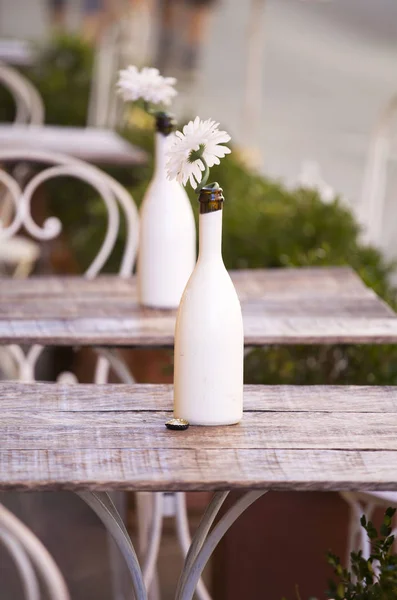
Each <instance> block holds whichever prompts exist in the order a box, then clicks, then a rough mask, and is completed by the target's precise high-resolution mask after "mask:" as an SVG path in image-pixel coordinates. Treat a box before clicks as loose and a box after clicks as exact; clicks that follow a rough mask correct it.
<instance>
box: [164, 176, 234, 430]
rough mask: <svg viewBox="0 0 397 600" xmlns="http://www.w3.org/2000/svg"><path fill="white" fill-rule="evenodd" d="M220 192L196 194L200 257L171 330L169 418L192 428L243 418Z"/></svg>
mask: <svg viewBox="0 0 397 600" xmlns="http://www.w3.org/2000/svg"><path fill="white" fill-rule="evenodd" d="M223 200H224V199H223V195H222V190H221V189H220V188H219V186H218V184H211V185H210V186H207V187H205V188H203V189H202V190H201V193H200V197H199V201H200V224H199V257H198V260H197V264H196V267H195V269H194V271H193V273H192V276H191V277H190V279H189V282H188V284H187V286H186V289H185V291H184V293H183V296H182V300H181V304H180V306H179V310H178V315H177V322H176V329H175V364H174V414H175V416H176V417H178V418H181V419H186V420H187V421H189V423H190V424H192V425H231V424H233V423H238V422H239V421H240V420H241V418H242V414H243V361H244V333H243V320H242V316H241V307H240V302H239V299H238V297H237V293H236V290H235V288H234V285H233V283H232V280H231V279H230V276H229V274H228V272H227V270H226V268H225V265H224V263H223V259H222V207H223Z"/></svg>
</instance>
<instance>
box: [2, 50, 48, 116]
mask: <svg viewBox="0 0 397 600" xmlns="http://www.w3.org/2000/svg"><path fill="white" fill-rule="evenodd" d="M0 83H2V84H3V85H4V86H5V87H6V88H7V89H8V90H9V91H10V93H11V94H12V96H13V98H14V100H15V105H16V115H15V123H19V124H26V125H42V124H43V123H44V105H43V101H42V99H41V97H40V95H39V93H38V91H37V90H36V88H35V87H34V86H33V84H32V83H31V82H30V81H29V80H28V79H27V78H26V77H24V76H23V75H21V74H20V73H19V72H18V71H17V70H16V69H13V68H12V67H9V66H8V65H5V64H4V63H2V62H0Z"/></svg>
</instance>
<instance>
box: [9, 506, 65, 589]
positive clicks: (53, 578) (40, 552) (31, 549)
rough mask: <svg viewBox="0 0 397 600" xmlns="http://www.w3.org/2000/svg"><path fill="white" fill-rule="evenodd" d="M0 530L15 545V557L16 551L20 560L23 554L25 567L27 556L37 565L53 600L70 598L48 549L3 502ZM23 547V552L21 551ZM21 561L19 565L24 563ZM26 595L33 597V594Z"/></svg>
mask: <svg viewBox="0 0 397 600" xmlns="http://www.w3.org/2000/svg"><path fill="white" fill-rule="evenodd" d="M0 532H2V540H3V541H4V542H5V543H6V545H7V546H8V548H9V549H11V546H12V547H13V550H14V554H13V555H14V558H15V551H16V552H18V550H19V559H20V561H21V556H22V555H23V556H24V558H23V559H22V561H23V562H24V563H25V564H24V566H25V569H26V559H27V556H28V557H29V559H30V561H31V562H32V563H33V564H34V565H35V567H36V569H37V571H38V572H39V573H40V575H41V577H42V579H43V582H44V583H45V586H46V590H47V593H48V596H49V598H50V599H51V600H70V596H69V592H68V589H67V587H66V583H65V580H64V578H63V577H62V574H61V572H60V570H59V569H58V567H57V565H56V564H55V562H54V560H53V558H52V557H51V555H50V554H49V552H48V550H47V549H46V548H45V547H44V546H43V544H42V543H41V542H40V540H39V539H38V538H37V537H36V536H35V535H34V534H33V533H32V531H30V529H28V527H26V525H24V523H22V521H20V520H19V519H17V517H16V516H15V515H13V514H12V513H11V512H10V511H9V510H8V509H7V508H5V506H3V505H2V504H0ZM17 549H18V550H17ZM21 549H22V554H21V552H20V551H21ZM20 561H19V567H21V564H22V563H21V562H20ZM25 574H26V570H25ZM30 575H31V572H30ZM33 581H34V580H33V579H31V581H30V585H33V587H34V583H33ZM26 597H27V598H29V597H30V598H31V597H32V596H31V595H30V596H26Z"/></svg>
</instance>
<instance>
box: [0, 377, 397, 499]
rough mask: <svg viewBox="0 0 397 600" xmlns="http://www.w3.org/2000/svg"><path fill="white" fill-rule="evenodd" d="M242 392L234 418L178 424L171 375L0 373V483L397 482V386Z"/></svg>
mask: <svg viewBox="0 0 397 600" xmlns="http://www.w3.org/2000/svg"><path fill="white" fill-rule="evenodd" d="M245 397H246V400H247V402H246V404H247V405H248V406H249V407H250V408H249V410H247V411H246V412H245V413H244V418H243V421H242V422H241V423H240V424H238V425H235V426H230V427H190V428H189V429H188V430H187V431H183V432H175V431H169V430H167V429H166V428H165V426H164V423H165V420H166V419H167V418H168V417H169V415H170V410H171V399H172V388H171V387H170V386H143V385H134V386H126V385H120V386H117V385H100V386H94V385H82V386H61V385H57V384H23V383H15V382H14V383H12V382H8V383H2V384H0V407H1V409H2V419H1V420H0V448H1V450H0V488H1V489H106V488H108V489H136V490H143V489H162V490H167V489H168V490H174V489H186V490H187V489H202V490H204V489H207V490H209V489H226V488H229V489H230V488H234V487H238V488H248V487H251V488H252V487H264V488H267V487H269V488H270V489H290V490H294V489H295V490H304V489H318V490H320V489H357V490H359V489H362V490H365V489H377V490H397V460H396V459H397V416H396V415H397V387H387V388H381V387H362V388H361V387H354V386H348V387H344V386H343V387H338V386H335V387H331V388H329V387H327V386H325V387H322V386H314V387H311V386H286V387H284V386H271V387H266V386H247V387H246V388H245ZM165 407H167V409H168V410H163V409H164V408H165Z"/></svg>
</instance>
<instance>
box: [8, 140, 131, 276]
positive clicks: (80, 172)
mask: <svg viewBox="0 0 397 600" xmlns="http://www.w3.org/2000/svg"><path fill="white" fill-rule="evenodd" d="M16 162H25V163H29V164H31V163H36V164H40V165H45V166H46V167H45V168H44V169H42V170H40V171H39V173H37V174H36V175H34V176H33V177H32V178H31V179H30V180H29V181H28V183H27V185H26V186H25V188H24V189H21V187H20V184H19V182H18V181H17V180H16V179H15V178H14V177H12V175H11V174H10V173H9V172H8V171H6V170H4V169H0V183H2V184H3V185H4V186H5V188H6V189H7V191H8V193H9V195H10V198H11V200H12V202H13V205H14V214H13V217H12V219H11V221H10V223H9V224H8V225H7V226H6V227H4V226H3V227H0V240H1V239H10V238H12V237H13V236H15V235H16V234H17V233H18V232H19V231H21V230H23V229H24V230H25V231H26V232H27V233H28V234H29V235H30V236H31V237H32V238H33V239H34V240H37V241H45V240H51V239H54V238H56V237H57V236H58V235H59V234H60V232H61V230H62V224H61V223H60V221H59V220H58V219H57V218H55V217H50V218H48V219H47V220H46V221H45V222H44V224H43V225H42V226H39V225H38V224H37V223H35V221H34V219H33V217H32V210H31V209H32V206H31V204H32V198H33V195H34V193H35V191H36V190H37V188H38V187H39V186H40V185H41V184H42V183H44V182H45V181H49V180H51V179H54V178H56V177H61V176H71V177H74V178H77V179H80V180H82V181H84V182H86V183H88V184H90V185H91V186H92V187H93V188H95V189H96V191H97V192H98V195H99V196H100V197H101V198H102V200H103V202H104V204H105V206H106V209H107V216H108V221H107V229H106V233H105V236H104V239H103V241H102V244H101V247H100V248H99V251H98V253H97V255H96V256H95V258H94V260H93V261H92V263H91V265H90V266H89V267H88V269H87V270H86V272H85V276H86V277H88V278H91V279H92V278H93V277H95V276H96V275H98V273H99V272H100V271H101V269H102V267H103V266H104V264H105V263H106V261H107V259H108V258H109V256H110V254H111V252H112V250H113V248H114V246H115V243H116V240H117V236H118V232H119V222H120V211H122V213H123V214H124V216H125V221H126V228H127V235H126V243H125V246H124V252H123V256H122V260H121V263H120V269H119V275H120V276H121V277H128V276H129V275H131V273H132V270H133V267H134V262H135V257H136V251H137V244H138V230H139V222H138V211H137V208H136V206H135V203H134V201H133V199H132V197H131V195H130V194H129V193H128V192H127V190H126V189H125V188H124V187H123V186H122V185H120V184H119V183H118V181H116V180H115V179H114V178H113V177H111V176H110V175H108V174H107V173H104V172H103V171H101V170H100V169H98V168H97V167H94V166H93V165H90V164H88V163H86V162H84V161H82V160H80V159H77V158H73V157H71V156H67V155H64V154H54V153H51V152H45V151H31V150H24V149H8V150H7V149H5V150H4V149H0V164H1V165H4V164H6V163H16Z"/></svg>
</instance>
